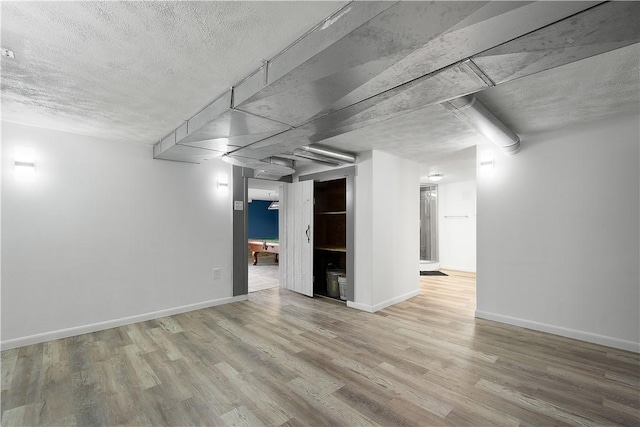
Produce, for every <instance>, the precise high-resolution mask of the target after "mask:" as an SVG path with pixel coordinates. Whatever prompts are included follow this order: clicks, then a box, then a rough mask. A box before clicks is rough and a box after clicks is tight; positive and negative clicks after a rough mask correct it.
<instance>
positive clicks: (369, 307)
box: [347, 289, 420, 313]
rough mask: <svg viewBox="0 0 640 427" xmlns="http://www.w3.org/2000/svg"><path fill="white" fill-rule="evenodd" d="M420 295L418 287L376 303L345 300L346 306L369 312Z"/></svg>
mask: <svg viewBox="0 0 640 427" xmlns="http://www.w3.org/2000/svg"><path fill="white" fill-rule="evenodd" d="M418 295H420V289H415V290H413V291H411V292H407V293H406V294H404V295H400V296H397V297H395V298H391V299H389V300H386V301H383V302H381V303H379V304H376V305H367V304H360V303H357V302H353V301H347V307H351V308H356V309H358V310H362V311H366V312H369V313H375V312H376V311H378V310H382V309H383V308H386V307H389V306H391V305H393V304H397V303H399V302H402V301H404V300H408V299H409V298H413V297H415V296H418Z"/></svg>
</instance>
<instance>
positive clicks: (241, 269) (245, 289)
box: [231, 165, 292, 297]
mask: <svg viewBox="0 0 640 427" xmlns="http://www.w3.org/2000/svg"><path fill="white" fill-rule="evenodd" d="M254 175H255V174H254V170H253V169H250V168H245V167H242V166H235V165H234V166H233V167H232V174H231V177H232V178H231V179H232V180H231V182H232V197H231V209H232V213H233V214H232V223H233V225H232V228H233V271H232V278H233V279H232V280H233V296H234V297H236V296H240V295H248V294H249V263H248V262H247V260H248V257H249V248H248V243H247V241H248V240H247V236H248V234H249V205H248V203H247V202H248V198H249V197H248V190H249V178H254ZM279 181H280V182H292V178H291V176H288V177H284V178H281V179H280V180H279ZM236 203H238V204H239V207H241V209H236Z"/></svg>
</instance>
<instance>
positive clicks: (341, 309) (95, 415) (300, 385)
mask: <svg viewBox="0 0 640 427" xmlns="http://www.w3.org/2000/svg"><path fill="white" fill-rule="evenodd" d="M449 273H450V274H451V275H450V276H449V277H438V276H426V277H422V278H421V283H422V290H423V292H422V294H421V295H420V296H418V297H415V298H412V299H411V300H409V301H406V302H403V303H400V304H397V305H396V306H393V307H390V308H388V309H385V310H382V311H380V312H378V313H376V314H368V313H364V312H360V311H356V310H352V309H348V308H346V307H345V306H344V304H340V303H334V302H332V301H329V300H326V299H320V298H316V299H311V298H307V297H304V296H300V295H297V294H294V293H291V292H289V291H284V290H280V289H279V288H276V289H269V290H265V291H260V292H255V293H252V294H250V296H249V300H248V301H244V302H238V303H233V304H228V305H224V306H219V307H213V308H209V309H204V310H199V311H194V312H190V313H186V314H181V315H177V316H172V317H169V318H164V319H159V320H154V321H148V322H143V323H139V324H135V325H130V326H126V327H121V328H115V329H110V330H106V331H101V332H96V333H92V334H86V335H82V336H78V337H73V338H67V339H62V340H56V341H51V342H48V343H44V344H38V345H32V346H28V347H22V348H19V349H15V350H8V351H4V352H2V425H3V426H5V427H8V426H14V425H27V426H31V425H82V426H94V425H154V426H159V425H180V426H182V425H249V426H261V425H274V426H276V425H287V426H301V425H313V426H316V425H318V426H320V425H331V426H338V425H344V426H361V425H384V426H404V425H421V426H441V425H456V426H458V425H473V426H494V425H549V426H551V425H587V426H588V425H630V426H631V425H633V426H638V425H640V402H639V400H640V355H638V354H635V353H630V352H625V351H621V350H615V349H611V348H607V347H601V346H598V345H594V344H589V343H584V342H580V341H575V340H571V339H566V338H561V337H557V336H552V335H548V334H544V333H540V332H534V331H530V330H526V329H522V328H518V327H513V326H507V325H502V324H499V323H494V322H490V321H485V320H480V319H474V318H473V310H474V306H475V295H474V294H475V285H474V282H475V278H474V276H473V275H468V274H466V275H465V274H460V273H455V272H449Z"/></svg>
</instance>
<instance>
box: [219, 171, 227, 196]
mask: <svg viewBox="0 0 640 427" xmlns="http://www.w3.org/2000/svg"><path fill="white" fill-rule="evenodd" d="M217 187H218V191H219V192H221V193H226V192H227V191H228V190H229V177H228V176H227V175H226V174H220V175H218V183H217Z"/></svg>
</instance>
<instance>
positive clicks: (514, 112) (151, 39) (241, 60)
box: [0, 1, 640, 183]
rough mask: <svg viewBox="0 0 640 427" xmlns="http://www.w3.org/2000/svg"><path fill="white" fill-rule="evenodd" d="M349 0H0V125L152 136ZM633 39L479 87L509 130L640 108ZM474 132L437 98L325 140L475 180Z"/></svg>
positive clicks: (146, 140)
mask: <svg viewBox="0 0 640 427" xmlns="http://www.w3.org/2000/svg"><path fill="white" fill-rule="evenodd" d="M345 3H346V2H311V1H308V2H55V3H52V2H26V1H25V2H1V3H0V4H1V8H2V47H3V48H10V49H12V50H14V52H15V56H16V58H15V59H7V58H4V57H3V58H2V119H3V120H7V121H12V122H18V123H23V124H28V125H33V126H39V127H45V128H51V129H58V130H64V131H67V132H73V133H79V134H85V135H90V136H95V137H100V138H104V139H110V140H114V141H126V142H132V143H140V144H154V143H156V142H157V141H158V140H159V139H160V138H162V137H164V136H165V135H167V134H168V133H169V132H170V131H172V130H173V129H175V128H176V127H177V126H178V125H180V124H181V123H182V122H183V121H184V120H186V119H188V118H190V117H192V116H193V115H194V114H195V113H197V112H198V111H199V110H200V109H202V108H203V107H204V106H205V105H207V104H208V103H210V102H211V101H213V100H214V99H216V98H217V97H218V96H219V95H220V94H222V93H224V92H225V91H227V90H228V88H229V87H230V86H232V85H234V84H237V83H238V82H239V81H241V80H242V79H243V78H244V77H246V76H247V75H248V74H249V73H251V72H252V71H255V70H256V69H257V68H258V67H259V66H260V65H261V62H260V60H261V59H263V58H270V57H271V56H273V55H274V54H275V53H277V52H279V51H280V50H282V49H283V48H285V47H286V46H287V45H289V44H290V43H292V42H293V41H295V40H296V39H297V38H298V37H300V36H301V35H302V34H304V33H305V32H306V31H307V30H309V29H311V28H312V27H313V26H314V25H316V24H317V23H319V22H321V21H322V20H323V19H324V18H326V17H327V16H328V15H330V14H331V13H332V12H334V11H335V10H337V9H339V8H340V7H341V6H342V5H344V4H345ZM639 76H640V48H639V45H638V44H636V45H632V46H628V47H625V48H621V49H617V50H613V51H610V52H607V53H604V54H601V55H597V56H594V57H591V58H587V59H584V60H581V61H577V62H574V63H571V64H567V65H564V66H561V67H557V68H554V69H551V70H547V71H543V72H539V73H537V74H532V75H530V76H527V77H523V78H520V79H517V80H513V81H511V82H508V83H504V84H501V85H499V86H496V87H493V88H490V89H487V90H485V91H483V92H481V93H479V94H477V96H478V98H479V99H480V100H481V101H482V102H484V103H485V104H486V105H487V106H488V107H489V108H490V109H491V110H492V111H493V112H494V113H495V114H496V116H498V117H499V118H500V119H502V120H503V121H504V122H505V123H506V124H507V125H508V126H510V127H511V128H512V129H513V130H514V131H515V132H517V133H519V134H527V133H532V132H538V131H544V130H549V129H555V128H559V127H562V126H566V125H570V124H576V123H580V122H585V121H591V120H597V119H600V118H604V117H607V116H611V115H614V114H621V113H629V114H632V113H636V114H638V113H640V89H639V88H640V81H639ZM478 138H483V137H482V136H480V135H479V134H478V133H476V132H475V131H474V130H473V129H471V128H469V127H468V126H467V125H466V124H463V123H462V122H460V121H458V119H456V118H455V117H454V116H452V115H451V114H449V113H447V112H446V111H445V110H444V109H443V108H442V107H440V106H439V105H434V106H430V107H427V108H425V109H422V110H419V111H413V112H410V113H407V114H404V115H402V116H399V117H396V118H393V119H390V120H387V121H384V122H380V123H377V124H374V125H372V126H369V127H366V128H363V129H358V130H356V131H353V132H349V133H346V134H342V135H340V136H337V137H334V138H331V139H328V140H326V141H323V144H324V145H329V146H332V147H335V148H338V149H340V150H345V151H352V152H360V151H365V150H370V149H381V150H386V151H390V152H394V153H396V154H397V155H400V156H402V157H406V158H411V159H414V160H417V161H419V162H420V163H421V164H422V165H423V167H422V171H421V174H422V175H423V176H426V175H427V174H428V173H433V172H441V173H444V174H445V180H443V181H442V182H443V183H444V182H451V181H460V180H466V179H474V177H475V149H474V146H475V144H476V143H477V141H478Z"/></svg>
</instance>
